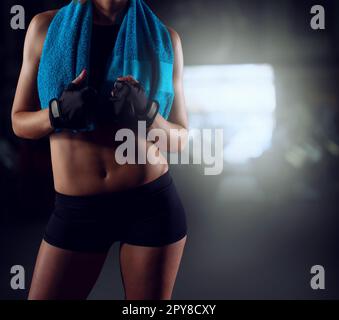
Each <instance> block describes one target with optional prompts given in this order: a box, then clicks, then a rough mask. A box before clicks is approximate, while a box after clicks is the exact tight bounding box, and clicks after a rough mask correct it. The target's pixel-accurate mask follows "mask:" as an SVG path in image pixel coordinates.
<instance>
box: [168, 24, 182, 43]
mask: <svg viewBox="0 0 339 320" xmlns="http://www.w3.org/2000/svg"><path fill="white" fill-rule="evenodd" d="M166 28H167V30H168V32H169V34H170V36H171V40H172V45H173V47H177V46H179V45H180V44H181V39H180V36H179V34H178V32H176V31H175V30H174V29H173V28H171V27H168V26H166Z"/></svg>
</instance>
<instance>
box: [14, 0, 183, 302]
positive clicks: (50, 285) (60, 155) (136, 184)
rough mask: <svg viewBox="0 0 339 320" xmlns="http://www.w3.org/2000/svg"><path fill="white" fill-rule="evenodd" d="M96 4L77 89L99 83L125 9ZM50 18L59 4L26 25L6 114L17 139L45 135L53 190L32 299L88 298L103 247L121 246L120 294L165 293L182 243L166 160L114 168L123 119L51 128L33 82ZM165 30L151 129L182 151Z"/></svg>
mask: <svg viewBox="0 0 339 320" xmlns="http://www.w3.org/2000/svg"><path fill="white" fill-rule="evenodd" d="M92 3H93V32H92V40H91V41H92V46H91V53H90V55H91V56H90V59H91V64H90V65H91V70H90V72H89V74H90V78H89V79H87V76H88V71H87V70H82V71H81V73H80V74H79V75H78V76H77V77H76V79H74V80H73V82H72V83H73V86H75V87H77V88H80V87H82V86H83V85H84V83H86V81H88V83H89V84H90V85H91V88H94V89H98V88H99V87H100V85H101V84H102V82H103V77H104V76H103V74H104V66H105V65H106V64H107V60H108V59H109V53H110V51H111V50H112V48H113V46H114V41H116V38H117V34H118V32H119V27H120V25H119V23H118V22H117V21H118V17H121V16H123V15H124V14H125V12H126V10H128V8H129V1H128V0H93V1H92ZM56 14H57V10H55V11H47V12H44V13H41V14H38V15H37V16H35V17H34V18H33V20H32V22H31V23H30V26H29V28H28V31H27V35H26V40H25V45H24V54H23V64H22V69H21V73H20V77H19V80H18V85H17V90H16V94H15V99H14V103H13V110H12V124H13V130H14V132H15V134H16V135H17V136H19V137H21V138H26V139H39V138H41V137H44V136H46V135H49V137H50V148H51V158H52V169H53V177H54V186H55V191H56V203H55V209H54V212H53V214H52V216H51V218H50V221H49V223H48V226H47V228H46V232H45V236H44V239H43V240H42V243H41V246H40V250H39V253H38V257H37V261H36V265H35V270H34V275H33V279H32V283H31V288H30V292H29V297H28V298H29V299H32V300H33V299H34V300H35V299H39V300H42V299H47V300H50V299H86V298H87V296H88V294H89V293H90V291H91V289H92V287H93V285H94V284H95V282H96V280H97V278H98V275H99V273H100V271H101V268H102V265H103V263H104V261H105V258H106V255H107V251H108V249H109V247H110V246H111V245H112V243H114V242H120V267H121V275H122V279H123V284H124V290H125V298H126V299H141V300H144V299H170V298H171V295H172V290H173V286H174V283H175V279H176V275H177V271H178V268H179V265H180V260H181V257H182V254H183V250H184V246H185V241H186V223H185V212H184V210H183V208H182V205H181V202H180V199H179V197H178V195H177V193H176V191H175V187H174V185H173V183H172V180H171V177H170V174H169V172H168V164H167V163H166V161H165V158H164V157H162V158H161V155H160V154H159V153H158V156H159V159H161V161H159V162H158V163H156V164H154V163H153V164H151V163H149V162H146V164H123V165H121V164H118V162H117V159H116V158H115V151H116V150H117V147H118V143H117V142H115V141H114V140H113V138H112V137H114V133H115V132H116V131H117V130H118V129H119V128H121V127H123V126H124V125H123V124H122V123H116V122H115V123H114V124H111V123H110V124H109V125H107V124H105V125H101V126H98V127H97V128H96V129H95V130H94V131H93V130H92V131H85V132H82V131H77V132H76V133H75V132H74V131H73V132H72V131H69V130H55V126H54V122H53V115H54V113H53V111H52V113H51V107H49V108H43V107H44V106H40V101H39V92H38V87H37V84H36V83H37V81H36V79H37V76H38V72H39V64H40V61H41V56H42V52H43V47H44V42H45V38H46V34H47V31H48V28H49V26H50V24H51V22H52V20H53V18H54V17H55V15H56ZM168 32H169V34H170V38H171V42H172V47H173V53H174V63H173V88H174V100H173V104H172V107H171V112H170V115H169V117H168V119H167V120H166V119H165V118H164V117H163V116H162V115H161V114H160V113H159V112H158V113H157V114H156V116H155V118H154V119H152V122H151V125H150V127H149V129H153V128H155V129H162V130H163V132H165V134H166V139H167V141H168V143H169V142H171V143H170V145H171V149H170V150H169V151H170V152H180V151H181V150H182V149H183V148H184V146H185V143H186V139H187V116H186V111H185V101H184V94H183V84H182V73H183V53H182V47H181V42H180V38H179V36H178V34H177V33H176V32H175V31H174V30H173V29H170V28H168ZM107 39H109V40H108V41H107ZM118 80H119V82H120V84H121V83H123V84H125V85H126V86H127V85H128V86H129V87H130V88H132V89H131V90H135V88H138V90H137V91H135V92H138V93H140V92H141V93H142V90H141V89H140V88H141V86H140V85H139V84H138V81H137V79H135V78H133V77H132V76H129V75H126V74H125V75H122V77H120V78H119V79H118ZM73 89H74V88H73ZM73 89H72V90H73ZM94 89H93V90H92V92H94V91H95V90H94ZM140 90H141V91H140ZM65 91H66V89H65ZM65 91H64V92H63V94H65ZM115 93H117V91H114V88H112V95H114V94H115ZM118 93H119V92H118ZM66 94H67V92H66ZM113 98H114V96H113ZM93 100H94V101H95V100H96V99H92V100H91V101H92V102H91V103H93ZM69 101H71V100H69ZM70 105H71V106H72V104H71V103H70ZM51 114H52V115H51ZM171 129H180V130H171ZM138 142H139V143H140V142H144V143H145V139H143V138H142V137H138ZM146 146H147V149H146V150H147V151H149V150H152V148H153V149H156V148H157V147H156V145H155V144H154V143H152V142H149V141H147V142H146ZM137 149H138V150H139V148H138V146H137ZM156 150H157V149H156ZM139 152H141V151H139Z"/></svg>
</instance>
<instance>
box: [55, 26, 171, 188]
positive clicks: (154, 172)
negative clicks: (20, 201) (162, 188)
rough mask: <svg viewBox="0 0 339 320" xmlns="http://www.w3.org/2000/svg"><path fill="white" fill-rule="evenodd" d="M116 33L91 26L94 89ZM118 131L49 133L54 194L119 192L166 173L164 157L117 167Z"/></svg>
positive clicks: (146, 145)
mask: <svg viewBox="0 0 339 320" xmlns="http://www.w3.org/2000/svg"><path fill="white" fill-rule="evenodd" d="M117 32H118V28H117V27H116V26H96V25H94V26H93V36H92V46H91V61H90V70H89V77H90V78H89V84H90V85H92V86H94V87H96V88H97V89H98V88H99V87H100V85H101V84H102V81H103V77H104V75H105V70H106V63H107V60H108V59H109V57H110V54H111V52H112V50H113V46H114V41H115V38H116V35H117ZM117 130H118V128H113V127H111V126H110V127H100V128H98V129H97V130H95V131H93V132H85V133H78V134H72V133H69V132H61V133H56V134H52V135H51V137H50V146H51V157H52V168H53V176H54V186H55V189H56V191H58V192H59V193H63V194H68V195H88V194H97V193H105V192H111V191H118V190H123V189H127V188H131V187H135V186H137V185H141V184H145V183H147V182H150V181H152V180H154V179H156V178H158V177H159V176H161V175H162V174H164V173H165V172H166V171H167V170H168V165H167V163H166V161H165V159H164V158H163V157H162V160H161V164H160V163H159V164H150V163H147V162H146V164H124V165H121V164H118V163H117V161H116V158H115V151H116V148H117V147H118V145H119V144H118V143H117V142H115V140H114V137H115V133H116V131H117ZM137 141H138V143H139V144H138V148H137V149H138V150H139V152H141V153H145V152H146V153H147V152H149V150H150V149H151V148H154V149H156V147H155V145H154V144H153V143H151V142H147V141H145V139H144V138H142V137H139V138H138V139H137ZM160 156H161V155H160ZM136 158H137V157H136ZM136 160H137V159H136Z"/></svg>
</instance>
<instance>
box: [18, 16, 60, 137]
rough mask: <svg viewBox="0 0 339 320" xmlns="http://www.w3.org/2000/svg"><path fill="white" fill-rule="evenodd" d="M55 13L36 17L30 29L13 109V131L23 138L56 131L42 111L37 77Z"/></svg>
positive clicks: (43, 110) (47, 114)
mask: <svg viewBox="0 0 339 320" xmlns="http://www.w3.org/2000/svg"><path fill="white" fill-rule="evenodd" d="M54 14H55V10H54V11H48V12H44V13H41V14H38V15H36V16H35V17H34V18H33V19H32V21H31V23H30V25H29V27H28V30H27V34H26V39H25V44H24V52H23V62H22V67H21V71H20V76H19V80H18V84H17V88H16V92H15V98H14V102H13V107H12V127H13V131H14V133H15V134H16V135H17V136H18V137H21V138H26V139H39V138H42V137H44V136H46V135H48V134H50V133H51V132H52V131H53V128H52V126H51V123H50V120H49V110H48V108H47V109H41V108H40V102H39V97H38V89H37V74H38V68H39V61H40V57H41V53H42V48H43V44H44V40H45V37H46V34H47V30H48V26H49V24H50V22H51V20H52V18H53V16H54Z"/></svg>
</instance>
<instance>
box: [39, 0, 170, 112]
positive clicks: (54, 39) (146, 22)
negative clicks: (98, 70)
mask: <svg viewBox="0 0 339 320" xmlns="http://www.w3.org/2000/svg"><path fill="white" fill-rule="evenodd" d="M122 19H123V20H122V22H121V26H120V30H119V33H118V36H117V39H116V43H115V46H114V49H113V52H112V55H111V57H110V61H109V62H108V65H107V73H106V77H105V81H104V84H103V86H102V88H101V90H100V93H101V94H103V95H109V94H110V91H111V89H112V87H113V83H114V82H115V80H116V79H117V78H118V77H119V76H125V75H129V74H130V75H132V76H133V77H134V78H135V79H137V80H138V81H140V83H141V84H142V85H143V86H144V88H145V91H146V94H147V96H148V97H149V98H150V99H153V100H156V101H158V103H159V105H160V111H159V112H160V114H161V115H162V116H163V117H164V118H165V119H167V118H168V116H169V114H170V111H171V107H172V103H173V98H174V90H173V82H172V75H173V61H174V56H173V47H172V42H171V38H170V34H169V32H168V29H167V28H166V26H165V25H164V24H163V23H162V22H161V21H160V20H159V19H158V18H157V17H156V15H155V14H154V13H153V12H152V11H151V9H150V8H149V7H148V6H147V5H146V4H145V3H144V1H143V0H130V1H129V4H128V8H127V10H126V13H125V14H124V16H123V17H122ZM92 23H93V4H92V2H91V1H90V0H87V1H85V2H84V3H81V2H80V1H78V0H73V1H71V2H70V3H69V4H68V5H66V6H65V7H62V8H61V9H60V10H59V11H58V13H57V14H56V15H55V17H54V18H53V20H52V22H51V24H50V26H49V29H48V32H47V35H46V39H45V43H44V47H43V51H42V55H41V59H40V65H39V71H38V92H39V98H40V104H41V107H42V108H47V107H48V104H49V101H50V100H51V99H52V98H55V97H57V98H59V97H60V96H61V93H62V91H63V90H64V89H65V88H66V86H67V85H68V84H69V83H70V82H71V81H72V80H73V79H75V78H76V77H77V76H78V75H79V74H80V72H81V71H82V70H83V69H84V68H86V69H87V71H88V72H89V71H90V67H89V61H90V57H89V55H90V45H91V43H90V42H91V32H92ZM87 79H88V78H87Z"/></svg>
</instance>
